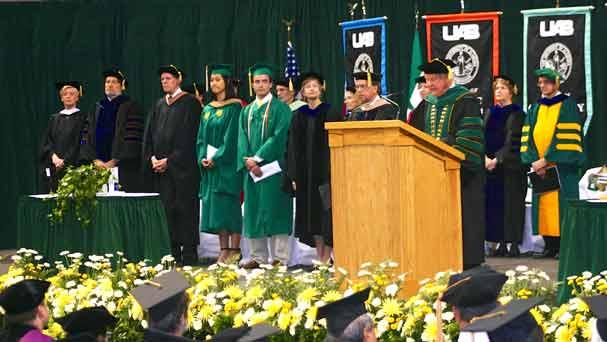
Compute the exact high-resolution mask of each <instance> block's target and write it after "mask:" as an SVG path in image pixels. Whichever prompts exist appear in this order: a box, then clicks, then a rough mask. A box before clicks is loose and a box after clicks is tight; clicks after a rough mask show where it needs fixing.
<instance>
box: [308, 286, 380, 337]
mask: <svg viewBox="0 0 607 342" xmlns="http://www.w3.org/2000/svg"><path fill="white" fill-rule="evenodd" d="M370 292H371V288H367V289H365V290H363V291H360V292H357V293H355V294H353V295H351V296H348V297H345V298H343V299H340V300H338V301H335V302H332V303H329V304H327V305H325V306H322V307H319V308H318V312H317V314H316V318H318V319H322V318H325V319H326V320H327V339H326V341H327V342H376V341H377V336H376V335H375V324H374V323H373V320H372V319H371V317H370V316H369V314H368V313H367V308H366V307H365V301H367V300H368V299H369V293H370Z"/></svg>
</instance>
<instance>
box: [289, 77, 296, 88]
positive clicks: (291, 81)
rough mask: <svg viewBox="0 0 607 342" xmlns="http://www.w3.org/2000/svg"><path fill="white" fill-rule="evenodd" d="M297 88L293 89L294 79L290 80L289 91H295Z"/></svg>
mask: <svg viewBox="0 0 607 342" xmlns="http://www.w3.org/2000/svg"><path fill="white" fill-rule="evenodd" d="M293 90H295V88H294V87H293V79H291V78H289V91H293Z"/></svg>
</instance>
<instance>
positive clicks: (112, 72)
mask: <svg viewBox="0 0 607 342" xmlns="http://www.w3.org/2000/svg"><path fill="white" fill-rule="evenodd" d="M108 77H116V78H117V79H118V81H120V83H121V84H122V90H125V89H126V76H124V73H123V72H122V71H121V70H120V69H118V68H109V69H107V70H105V71H103V79H106V78H108Z"/></svg>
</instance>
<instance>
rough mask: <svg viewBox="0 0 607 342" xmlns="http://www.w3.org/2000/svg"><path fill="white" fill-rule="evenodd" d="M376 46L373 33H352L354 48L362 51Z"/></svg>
mask: <svg viewBox="0 0 607 342" xmlns="http://www.w3.org/2000/svg"><path fill="white" fill-rule="evenodd" d="M374 44H375V37H374V34H373V31H370V32H356V33H352V47H354V48H355V49H360V48H364V47H372V46H373V45H374Z"/></svg>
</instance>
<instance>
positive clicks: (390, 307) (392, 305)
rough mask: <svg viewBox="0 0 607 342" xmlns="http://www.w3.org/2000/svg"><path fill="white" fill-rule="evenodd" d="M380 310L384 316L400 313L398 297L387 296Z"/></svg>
mask: <svg viewBox="0 0 607 342" xmlns="http://www.w3.org/2000/svg"><path fill="white" fill-rule="evenodd" d="M381 310H382V311H383V312H384V315H386V316H395V315H400V314H401V313H402V312H401V304H400V302H399V300H398V299H394V298H388V299H386V300H384V302H383V303H382V306H381Z"/></svg>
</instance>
